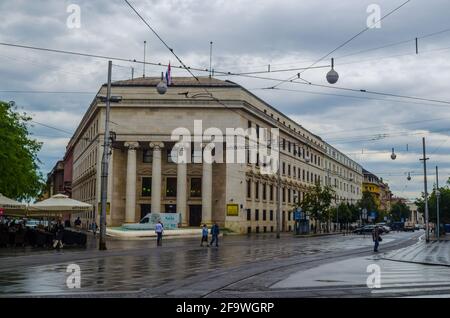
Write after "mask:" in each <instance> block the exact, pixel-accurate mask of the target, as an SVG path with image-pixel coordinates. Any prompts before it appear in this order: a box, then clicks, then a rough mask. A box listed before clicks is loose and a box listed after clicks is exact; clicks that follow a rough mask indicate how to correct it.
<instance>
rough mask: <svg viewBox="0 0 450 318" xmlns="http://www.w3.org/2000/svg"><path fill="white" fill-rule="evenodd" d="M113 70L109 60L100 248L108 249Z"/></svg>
mask: <svg viewBox="0 0 450 318" xmlns="http://www.w3.org/2000/svg"><path fill="white" fill-rule="evenodd" d="M111 71H112V61H109V62H108V87H107V91H106V116H105V136H104V140H103V156H102V172H101V173H102V174H101V214H100V239H99V250H100V251H103V250H106V205H107V202H106V200H107V194H108V169H109V167H108V165H109V146H110V140H109V110H110V99H111Z"/></svg>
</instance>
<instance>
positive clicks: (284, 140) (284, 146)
mask: <svg viewBox="0 0 450 318" xmlns="http://www.w3.org/2000/svg"><path fill="white" fill-rule="evenodd" d="M283 150H286V139H284V138H283Z"/></svg>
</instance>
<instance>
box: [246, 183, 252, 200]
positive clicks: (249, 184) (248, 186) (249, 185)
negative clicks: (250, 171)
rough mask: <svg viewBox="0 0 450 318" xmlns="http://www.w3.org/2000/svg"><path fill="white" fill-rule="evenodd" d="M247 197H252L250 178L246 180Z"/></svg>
mask: <svg viewBox="0 0 450 318" xmlns="http://www.w3.org/2000/svg"><path fill="white" fill-rule="evenodd" d="M247 198H248V199H251V198H252V182H251V181H250V180H247Z"/></svg>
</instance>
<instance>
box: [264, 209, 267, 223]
mask: <svg viewBox="0 0 450 318" xmlns="http://www.w3.org/2000/svg"><path fill="white" fill-rule="evenodd" d="M266 220H267V210H263V221H266Z"/></svg>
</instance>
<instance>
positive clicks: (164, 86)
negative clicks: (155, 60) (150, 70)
mask: <svg viewBox="0 0 450 318" xmlns="http://www.w3.org/2000/svg"><path fill="white" fill-rule="evenodd" d="M156 91H157V92H158V94H160V95H164V94H165V93H166V92H167V84H166V82H164V75H163V73H161V81H160V82H159V83H158V85H156Z"/></svg>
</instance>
